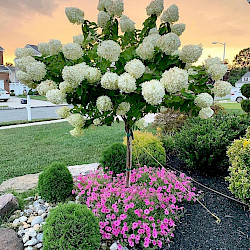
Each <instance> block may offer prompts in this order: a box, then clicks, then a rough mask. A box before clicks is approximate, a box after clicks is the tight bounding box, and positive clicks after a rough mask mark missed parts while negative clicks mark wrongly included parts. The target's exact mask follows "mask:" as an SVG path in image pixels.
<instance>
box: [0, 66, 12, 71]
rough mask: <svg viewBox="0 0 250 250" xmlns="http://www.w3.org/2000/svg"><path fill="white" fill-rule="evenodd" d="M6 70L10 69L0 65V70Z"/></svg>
mask: <svg viewBox="0 0 250 250" xmlns="http://www.w3.org/2000/svg"><path fill="white" fill-rule="evenodd" d="M6 71H8V72H9V71H10V70H9V69H8V68H7V67H5V66H3V65H0V72H6Z"/></svg>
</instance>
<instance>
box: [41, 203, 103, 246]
mask: <svg viewBox="0 0 250 250" xmlns="http://www.w3.org/2000/svg"><path fill="white" fill-rule="evenodd" d="M100 242H101V235H100V231H99V222H98V219H97V218H96V217H95V216H94V214H93V213H92V211H91V210H89V209H88V208H87V207H86V206H83V205H80V204H76V203H68V204H61V205H59V206H58V207H56V208H54V209H52V210H51V212H50V214H49V216H48V218H47V220H46V223H45V225H44V227H43V249H44V250H50V249H71V250H73V249H75V250H78V249H82V250H96V249H99V247H100Z"/></svg>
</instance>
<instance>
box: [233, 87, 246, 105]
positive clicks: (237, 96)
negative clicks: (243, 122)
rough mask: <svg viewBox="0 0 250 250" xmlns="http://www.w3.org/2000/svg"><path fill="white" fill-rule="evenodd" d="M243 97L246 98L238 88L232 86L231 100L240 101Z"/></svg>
mask: <svg viewBox="0 0 250 250" xmlns="http://www.w3.org/2000/svg"><path fill="white" fill-rule="evenodd" d="M243 99H246V97H245V96H243V95H242V94H241V92H240V88H232V90H231V100H232V101H236V102H239V103H240V102H241V101H242V100H243Z"/></svg>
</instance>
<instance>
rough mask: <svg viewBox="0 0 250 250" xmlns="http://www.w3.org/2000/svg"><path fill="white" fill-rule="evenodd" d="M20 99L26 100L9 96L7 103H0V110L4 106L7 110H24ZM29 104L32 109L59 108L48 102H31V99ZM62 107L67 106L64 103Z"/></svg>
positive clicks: (24, 106)
mask: <svg viewBox="0 0 250 250" xmlns="http://www.w3.org/2000/svg"><path fill="white" fill-rule="evenodd" d="M21 99H26V98H19V97H16V96H11V97H10V99H9V100H8V101H7V102H0V108H1V107H4V106H8V107H9V108H14V109H18V108H26V105H25V104H21ZM30 104H31V107H32V108H35V107H53V106H59V105H56V104H53V103H51V102H48V101H40V100H33V99H30ZM63 105H68V104H67V103H65V104H63Z"/></svg>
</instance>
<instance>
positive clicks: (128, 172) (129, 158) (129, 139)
mask: <svg viewBox="0 0 250 250" xmlns="http://www.w3.org/2000/svg"><path fill="white" fill-rule="evenodd" d="M125 131H126V133H127V160H126V187H129V186H130V175H131V169H132V133H133V132H132V129H131V128H130V127H129V125H128V124H127V123H126V122H125Z"/></svg>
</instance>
